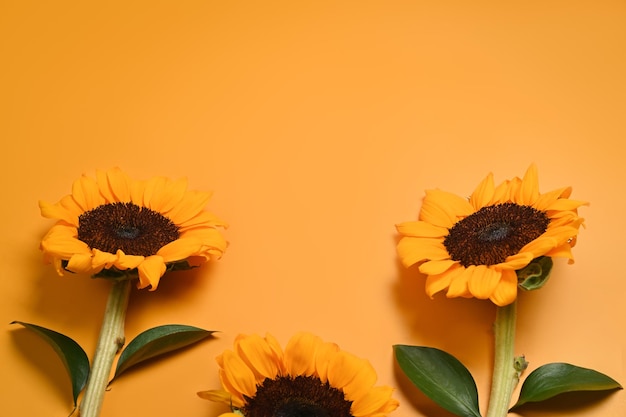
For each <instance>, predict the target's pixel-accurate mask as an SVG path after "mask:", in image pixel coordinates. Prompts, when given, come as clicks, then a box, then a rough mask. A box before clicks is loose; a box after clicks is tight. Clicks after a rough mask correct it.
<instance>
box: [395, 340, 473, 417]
mask: <svg viewBox="0 0 626 417" xmlns="http://www.w3.org/2000/svg"><path fill="white" fill-rule="evenodd" d="M393 348H394V353H395V356H396V361H397V362H398V365H400V368H401V369H402V371H403V372H404V374H405V375H406V376H407V377H408V378H409V379H410V380H411V382H413V384H415V386H416V387H417V388H419V389H420V390H421V391H422V392H423V393H424V394H425V395H426V396H427V397H428V398H430V399H431V400H433V401H434V402H435V403H437V404H438V405H439V406H440V407H442V408H444V409H446V410H448V411H449V412H451V413H453V414H455V415H457V416H462V417H480V411H479V409H478V390H477V389H476V382H474V378H473V377H472V375H471V374H470V372H469V371H468V370H467V368H466V367H465V366H463V364H462V363H461V362H459V360H458V359H456V358H455V357H454V356H452V355H450V354H449V353H446V352H444V351H443V350H439V349H435V348H430V347H425V346H407V345H395V346H394V347H393Z"/></svg>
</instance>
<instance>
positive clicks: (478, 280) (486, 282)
mask: <svg viewBox="0 0 626 417" xmlns="http://www.w3.org/2000/svg"><path fill="white" fill-rule="evenodd" d="M501 276H502V272H500V271H497V270H495V269H494V268H492V267H488V266H485V265H479V266H477V267H476V268H472V274H471V276H470V277H469V278H468V281H467V287H468V289H469V291H470V293H471V294H472V295H473V296H474V297H476V298H479V299H481V300H486V299H488V298H489V297H491V294H493V292H494V290H495V288H496V286H497V285H498V282H499V281H500V277H501Z"/></svg>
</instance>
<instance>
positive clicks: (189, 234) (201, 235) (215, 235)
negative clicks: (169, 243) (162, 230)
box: [180, 227, 228, 252]
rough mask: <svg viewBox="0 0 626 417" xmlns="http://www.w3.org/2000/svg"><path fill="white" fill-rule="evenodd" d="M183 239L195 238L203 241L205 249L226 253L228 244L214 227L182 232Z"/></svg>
mask: <svg viewBox="0 0 626 417" xmlns="http://www.w3.org/2000/svg"><path fill="white" fill-rule="evenodd" d="M180 238H181V239H186V238H195V239H199V240H201V241H202V246H203V247H205V246H206V247H210V248H213V249H217V250H219V251H222V252H224V251H225V250H226V247H227V246H228V243H227V242H226V239H224V236H222V234H221V233H220V232H219V230H217V229H215V228H213V227H196V228H194V229H191V230H188V231H185V232H182V233H181V234H180Z"/></svg>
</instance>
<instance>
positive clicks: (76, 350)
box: [11, 321, 89, 406]
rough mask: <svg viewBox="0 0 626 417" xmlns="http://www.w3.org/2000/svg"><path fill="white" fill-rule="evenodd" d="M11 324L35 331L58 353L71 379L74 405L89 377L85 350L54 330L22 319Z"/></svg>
mask: <svg viewBox="0 0 626 417" xmlns="http://www.w3.org/2000/svg"><path fill="white" fill-rule="evenodd" d="M11 324H21V325H22V326H24V327H25V328H27V329H29V330H31V331H33V332H35V334H37V335H39V336H40V337H41V338H42V339H43V340H45V341H46V342H47V343H48V344H49V345H50V346H51V347H52V348H53V349H54V351H55V352H56V353H57V355H59V358H60V359H61V361H62V362H63V365H64V366H65V369H67V373H68V374H69V376H70V380H71V381H72V395H73V397H74V406H76V400H77V399H78V395H79V394H80V392H81V391H82V390H83V388H84V387H85V384H87V378H88V377H89V358H88V357H87V354H86V353H85V351H84V350H83V349H82V348H81V347H80V346H79V345H78V343H76V342H75V341H73V340H72V339H70V338H69V337H67V336H65V335H62V334H61V333H58V332H55V331H54V330H50V329H46V328H45V327H41V326H37V325H34V324H30V323H24V322H22V321H13V322H11Z"/></svg>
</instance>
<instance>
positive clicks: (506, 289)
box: [489, 270, 517, 307]
mask: <svg viewBox="0 0 626 417" xmlns="http://www.w3.org/2000/svg"><path fill="white" fill-rule="evenodd" d="M515 298H517V274H516V273H515V271H513V270H505V271H502V275H501V277H500V281H499V282H498V285H496V288H495V289H494V291H493V293H492V294H491V296H490V297H489V299H490V300H491V301H492V302H493V303H494V304H495V305H497V306H500V307H503V306H506V305H509V304H511V303H512V302H513V301H515Z"/></svg>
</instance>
